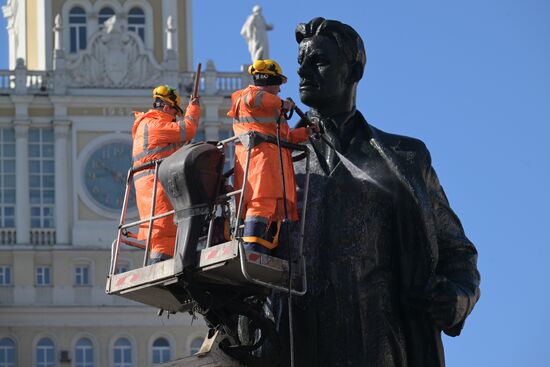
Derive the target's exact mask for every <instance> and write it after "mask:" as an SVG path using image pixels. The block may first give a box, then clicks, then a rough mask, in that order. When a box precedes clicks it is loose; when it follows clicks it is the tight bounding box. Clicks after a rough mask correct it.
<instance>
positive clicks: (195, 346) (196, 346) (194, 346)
mask: <svg viewBox="0 0 550 367" xmlns="http://www.w3.org/2000/svg"><path fill="white" fill-rule="evenodd" d="M203 341H204V338H195V339H193V341H192V342H191V348H190V349H191V350H190V352H191V354H196V353H197V352H198V351H199V350H200V349H201V346H202V342H203Z"/></svg>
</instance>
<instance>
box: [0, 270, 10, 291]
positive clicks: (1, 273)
mask: <svg viewBox="0 0 550 367" xmlns="http://www.w3.org/2000/svg"><path fill="white" fill-rule="evenodd" d="M6 278H7V280H6ZM12 285H13V276H12V267H11V265H0V287H11V286H12Z"/></svg>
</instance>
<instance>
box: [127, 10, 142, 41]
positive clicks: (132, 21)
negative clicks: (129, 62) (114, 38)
mask: <svg viewBox="0 0 550 367" xmlns="http://www.w3.org/2000/svg"><path fill="white" fill-rule="evenodd" d="M128 30H129V31H132V32H136V33H137V35H138V36H139V38H141V40H142V41H143V42H145V13H144V12H143V10H142V9H141V8H138V7H135V8H132V9H130V11H129V12H128Z"/></svg>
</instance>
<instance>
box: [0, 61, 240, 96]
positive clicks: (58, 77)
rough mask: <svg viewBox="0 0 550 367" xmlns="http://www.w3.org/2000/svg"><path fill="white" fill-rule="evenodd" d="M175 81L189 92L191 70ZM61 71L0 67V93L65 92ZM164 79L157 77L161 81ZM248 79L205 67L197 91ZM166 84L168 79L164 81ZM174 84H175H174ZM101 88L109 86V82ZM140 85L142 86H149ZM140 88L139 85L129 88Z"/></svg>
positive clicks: (227, 90) (216, 91) (223, 91)
mask: <svg viewBox="0 0 550 367" xmlns="http://www.w3.org/2000/svg"><path fill="white" fill-rule="evenodd" d="M178 75H179V76H178V78H177V81H176V82H172V84H179V85H178V87H179V88H180V89H181V90H182V93H183V94H186V93H191V91H192V88H193V84H194V77H195V73H194V72H181V73H178ZM65 78H66V74H65V73H63V71H57V74H56V70H50V71H41V70H27V69H26V67H24V66H23V67H21V66H18V67H16V69H14V70H0V94H66V93H67V89H71V88H72V85H73V84H72V83H70V82H68V81H67V80H66V79H65ZM163 82H165V81H163V80H159V81H158V83H159V84H161V83H163ZM249 82H250V78H249V75H247V74H246V73H245V72H240V73H239V72H237V73H235V72H218V71H216V70H206V71H204V72H203V73H202V75H201V79H200V82H199V94H200V95H217V96H229V95H231V93H233V92H234V91H235V90H237V89H241V88H243V87H244V86H246V85H247V84H248V83H249ZM168 84H170V82H168ZM174 86H176V85H174ZM78 88H84V89H90V88H94V87H85V86H80V87H78ZM95 88H98V89H100V87H95ZM105 88H109V89H112V88H113V87H112V86H106V87H105ZM149 88H150V86H148V87H143V88H142V89H149ZM132 89H140V88H132Z"/></svg>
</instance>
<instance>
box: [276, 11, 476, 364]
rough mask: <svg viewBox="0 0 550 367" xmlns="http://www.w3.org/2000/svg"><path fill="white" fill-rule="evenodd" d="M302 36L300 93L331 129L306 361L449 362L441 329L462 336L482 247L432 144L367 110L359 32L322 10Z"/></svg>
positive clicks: (315, 144)
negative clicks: (442, 177)
mask: <svg viewBox="0 0 550 367" xmlns="http://www.w3.org/2000/svg"><path fill="white" fill-rule="evenodd" d="M296 40H297V42H298V44H299V55H298V62H299V69H298V74H299V76H300V98H301V100H302V102H303V103H305V104H306V105H308V106H309V107H310V110H309V111H308V113H307V115H308V117H309V119H311V120H313V121H317V122H319V123H320V125H321V126H322V131H323V133H324V138H323V139H318V140H315V139H312V140H311V142H310V144H311V148H312V150H313V152H314V154H313V158H312V176H311V182H310V185H311V186H310V198H309V199H308V209H307V213H308V216H307V223H306V233H305V242H304V247H305V248H304V251H305V257H306V261H307V270H308V274H307V277H308V293H307V294H306V295H305V296H304V297H295V298H293V300H294V303H293V304H294V306H293V328H294V352H295V365H296V366H300V367H307V366H311V367H313V366H327V367H329V366H330V367H334V366H354V367H357V366H380V367H382V366H383V367H392V366H401V367H404V366H409V367H432V366H433V367H435V366H437V367H442V366H444V365H445V362H444V354H443V345H442V341H441V332H442V331H443V332H444V333H445V334H447V335H450V336H457V335H459V334H460V332H461V329H462V328H463V326H464V321H465V319H466V317H467V316H468V315H469V314H470V312H471V311H472V309H473V307H474V305H475V304H476V302H477V300H478V298H479V295H480V293H479V282H480V277H479V273H478V270H477V251H476V249H475V247H474V245H473V244H472V243H471V242H470V241H469V240H468V238H467V237H466V235H465V234H464V230H463V228H462V225H461V223H460V221H459V219H458V217H457V216H456V215H455V213H454V212H453V210H452V209H451V207H450V205H449V202H448V200H447V197H446V196H445V192H444V191H443V188H442V187H441V185H440V183H439V180H438V177H437V175H436V173H435V170H434V169H433V167H432V165H431V158H430V153H429V151H428V149H427V148H426V146H425V145H424V143H423V142H422V141H420V140H418V139H415V138H410V137H405V136H399V135H394V134H390V133H387V132H384V131H382V130H379V129H377V128H376V127H374V126H373V125H371V124H370V123H369V122H367V120H366V119H365V118H364V117H363V115H362V113H361V112H360V111H359V110H358V109H357V108H356V105H355V92H356V88H357V84H358V83H359V81H360V80H361V77H362V75H363V70H364V67H365V63H366V54H365V49H364V45H363V41H362V39H361V37H360V36H359V35H358V34H357V32H356V31H355V30H354V29H353V28H351V27H350V26H348V25H346V24H343V23H340V22H338V21H333V20H325V19H323V18H315V19H313V20H311V21H310V22H309V23H304V24H299V25H298V27H297V28H296ZM303 123H304V122H303V121H302V122H301V123H299V126H300V125H303ZM303 170H304V167H303V166H302V167H297V170H296V173H297V175H298V180H299V179H300V172H302V173H303ZM302 177H303V176H302ZM281 251H282V252H281V254H283V253H284V252H285V251H286V250H284V249H281ZM274 311H275V314H276V315H279V316H278V317H277V323H278V327H279V330H280V333H281V336H282V340H289V339H288V337H289V336H288V320H287V319H286V317H287V316H285V315H288V313H287V312H286V300H284V299H282V298H275V299H274ZM283 344H286V343H283ZM283 355H284V357H283V358H286V359H285V360H284V361H283V363H282V365H283V366H288V365H290V364H289V363H288V355H289V353H288V350H287V351H286V352H285V353H283Z"/></svg>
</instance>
